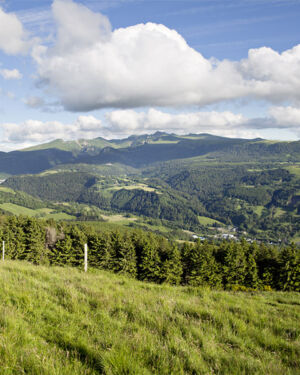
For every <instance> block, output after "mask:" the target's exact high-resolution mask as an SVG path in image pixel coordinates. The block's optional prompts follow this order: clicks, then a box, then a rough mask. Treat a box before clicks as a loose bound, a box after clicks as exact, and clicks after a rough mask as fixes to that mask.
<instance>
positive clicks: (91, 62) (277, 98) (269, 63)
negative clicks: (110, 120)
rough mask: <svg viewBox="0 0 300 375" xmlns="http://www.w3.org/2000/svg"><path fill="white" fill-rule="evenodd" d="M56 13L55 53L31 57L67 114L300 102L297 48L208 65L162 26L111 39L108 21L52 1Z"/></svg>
mask: <svg viewBox="0 0 300 375" xmlns="http://www.w3.org/2000/svg"><path fill="white" fill-rule="evenodd" d="M52 10H53V16H54V20H55V23H56V25H57V37H56V41H55V43H54V46H53V47H52V48H47V47H44V46H39V47H36V48H35V49H34V51H33V57H34V59H35V61H36V62H37V65H38V73H39V77H40V79H41V80H42V81H43V82H45V83H47V84H48V86H49V87H50V88H51V89H52V92H53V93H54V94H55V95H58V96H59V98H60V100H61V102H62V104H63V105H64V107H65V108H66V109H68V110H71V111H89V110H93V109H98V108H105V107H114V108H134V107H141V106H177V107H178V106H181V107H182V106H186V105H198V106H204V105H206V104H210V103H216V102H219V101H224V100H231V99H236V98H242V97H252V98H254V99H263V100H268V101H270V102H275V103H280V102H285V101H287V100H289V101H291V102H299V101H300V74H299V71H300V45H298V46H295V47H294V48H292V49H291V50H287V51H284V52H282V53H281V54H280V53H278V52H276V51H274V50H272V49H271V48H266V47H262V48H258V49H252V50H250V51H249V55H248V58H247V59H243V60H241V61H238V62H232V61H228V60H223V61H217V60H214V59H210V60H208V59H205V58H204V57H203V56H202V55H201V54H200V53H199V52H197V51H196V50H194V49H193V48H191V47H189V46H188V44H187V43H186V41H185V40H184V39H183V38H182V36H181V35H179V34H178V33H177V32H176V31H175V30H170V29H169V28H167V27H165V26H164V25H158V24H153V23H147V24H139V25H135V26H131V27H127V28H120V29H116V30H114V31H112V30H111V26H110V23H109V21H108V19H107V18H106V17H105V16H103V15H101V14H100V13H94V12H92V11H90V10H89V9H87V8H86V7H84V6H83V5H79V4H77V3H75V2H73V1H71V0H55V1H54V2H53V6H52Z"/></svg>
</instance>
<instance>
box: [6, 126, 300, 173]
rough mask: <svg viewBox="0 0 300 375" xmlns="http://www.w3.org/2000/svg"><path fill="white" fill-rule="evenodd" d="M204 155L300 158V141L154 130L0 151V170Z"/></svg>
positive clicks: (137, 162) (32, 170)
mask: <svg viewBox="0 0 300 375" xmlns="http://www.w3.org/2000/svg"><path fill="white" fill-rule="evenodd" d="M199 156H202V157H203V158H208V159H210V160H212V159H214V160H218V161H223V162H224V161H226V162H241V161H243V162H247V161H249V160H252V161H264V162H267V161H273V162H274V161H277V162H297V161H298V162H299V160H300V141H298V142H268V141H264V140H260V139H256V140H249V139H248V140H247V139H232V138H224V137H217V136H212V135H209V134H200V135H196V134H194V135H193V134H191V135H188V136H177V135H169V134H166V133H161V132H157V133H155V134H154V135H143V136H132V137H129V138H127V139H122V140H113V141H109V140H105V139H103V138H100V139H99V138H96V139H94V140H80V141H73V142H63V141H62V140H57V141H54V142H50V143H49V144H45V145H40V146H37V147H33V148H30V149H27V150H24V151H13V152H9V153H4V152H2V153H0V173H1V172H2V173H8V174H11V175H15V174H22V173H23V174H25V173H39V172H42V171H44V170H47V169H49V168H51V167H54V166H59V165H62V164H67V163H68V164H78V163H85V164H95V165H105V164H106V163H119V164H123V165H126V166H130V167H135V168H142V167H145V166H149V165H151V164H153V163H157V162H165V161H170V160H175V159H185V158H193V157H199Z"/></svg>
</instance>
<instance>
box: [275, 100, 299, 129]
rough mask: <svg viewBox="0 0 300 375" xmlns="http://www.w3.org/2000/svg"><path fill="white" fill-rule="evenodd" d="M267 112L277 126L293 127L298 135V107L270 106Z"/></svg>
mask: <svg viewBox="0 0 300 375" xmlns="http://www.w3.org/2000/svg"><path fill="white" fill-rule="evenodd" d="M269 114H270V116H271V118H272V119H273V120H274V121H275V122H276V124H277V127H278V128H286V127H288V128H294V129H295V130H296V131H298V133H299V135H300V108H295V107H290V106H287V107H271V108H270V109H269Z"/></svg>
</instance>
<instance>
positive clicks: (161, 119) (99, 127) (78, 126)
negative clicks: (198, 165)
mask: <svg viewBox="0 0 300 375" xmlns="http://www.w3.org/2000/svg"><path fill="white" fill-rule="evenodd" d="M263 129H274V131H275V133H276V129H277V130H278V129H285V130H287V131H289V133H290V134H291V135H292V134H296V135H298V136H300V109H299V108H294V107H280V106H279V107H271V108H270V110H269V115H268V116H267V117H265V118H257V119H249V118H247V117H245V116H243V115H242V114H238V113H232V112H230V111H224V112H216V111H211V112H187V113H179V114H176V113H167V112H163V111H160V110H157V109H154V108H150V109H149V110H147V111H143V112H138V111H135V110H132V109H127V110H115V111H112V112H108V113H106V115H105V118H104V120H103V121H101V120H100V119H97V118H96V117H94V116H79V117H78V118H77V119H76V120H75V121H74V122H72V123H62V122H59V121H47V122H43V121H37V120H27V121H25V122H22V123H4V124H0V131H1V133H2V135H1V139H2V142H1V143H0V148H1V149H2V150H9V149H14V148H21V147H27V146H31V145H33V144H38V143H44V142H48V141H51V140H54V139H57V138H62V139H64V140H75V139H80V138H83V139H91V138H96V137H100V136H101V137H105V138H123V137H127V136H130V135H132V134H135V135H139V134H151V133H154V132H156V131H165V132H168V133H175V134H188V133H210V134H214V135H222V136H226V137H240V138H256V137H261V133H260V131H261V130H263Z"/></svg>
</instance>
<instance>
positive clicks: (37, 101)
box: [23, 96, 45, 108]
mask: <svg viewBox="0 0 300 375" xmlns="http://www.w3.org/2000/svg"><path fill="white" fill-rule="evenodd" d="M23 101H24V103H25V104H26V105H27V106H28V107H30V108H41V107H43V106H44V105H45V101H44V99H43V98H40V97H38V96H30V97H29V98H26V99H24V100H23Z"/></svg>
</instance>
